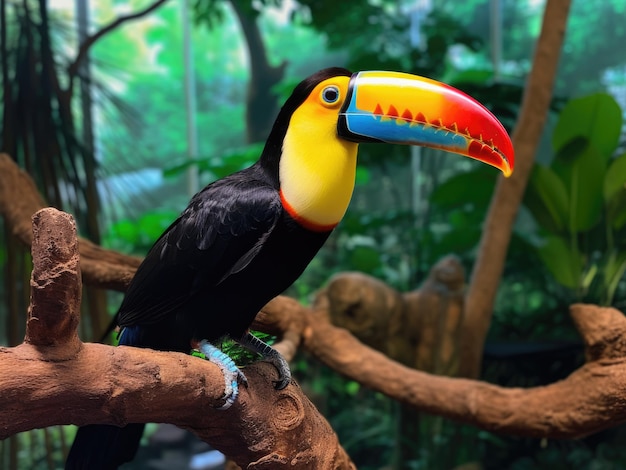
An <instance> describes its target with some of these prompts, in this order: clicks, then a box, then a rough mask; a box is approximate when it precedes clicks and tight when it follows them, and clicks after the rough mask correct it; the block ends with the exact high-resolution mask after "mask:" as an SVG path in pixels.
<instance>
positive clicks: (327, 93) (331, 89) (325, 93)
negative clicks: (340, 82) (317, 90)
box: [322, 85, 339, 104]
mask: <svg viewBox="0 0 626 470" xmlns="http://www.w3.org/2000/svg"><path fill="white" fill-rule="evenodd" d="M322 100H323V101H324V103H326V104H335V103H336V102H337V101H339V88H337V87H336V86H334V85H331V86H327V87H326V88H324V89H323V90H322Z"/></svg>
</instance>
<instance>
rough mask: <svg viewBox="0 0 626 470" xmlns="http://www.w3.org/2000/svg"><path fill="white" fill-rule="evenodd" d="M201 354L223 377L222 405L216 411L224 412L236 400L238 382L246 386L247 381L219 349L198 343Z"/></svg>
mask: <svg viewBox="0 0 626 470" xmlns="http://www.w3.org/2000/svg"><path fill="white" fill-rule="evenodd" d="M198 349H199V350H200V352H201V353H202V354H204V355H205V356H206V358H207V359H208V360H209V361H210V362H212V363H213V364H215V365H217V366H218V367H219V368H220V370H221V371H222V374H223V375H224V397H223V398H224V400H225V402H224V404H223V405H222V406H220V407H219V408H218V409H220V410H226V409H228V408H230V407H231V406H232V404H233V403H235V401H236V400H237V396H238V395H239V381H241V382H242V383H243V384H244V385H247V384H248V379H246V376H245V375H244V374H243V372H241V371H240V370H239V368H238V367H237V365H236V364H235V362H234V361H233V360H232V359H231V358H230V357H228V355H227V354H225V353H224V352H222V351H221V350H220V349H218V348H216V347H215V346H213V345H212V344H211V343H209V342H208V341H206V340H202V341H200V346H199V348H198Z"/></svg>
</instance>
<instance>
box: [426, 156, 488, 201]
mask: <svg viewBox="0 0 626 470" xmlns="http://www.w3.org/2000/svg"><path fill="white" fill-rule="evenodd" d="M492 170H493V168H491V167H488V166H486V165H481V166H478V167H476V169H474V170H472V171H469V172H467V173H458V174H456V175H454V176H452V177H450V178H448V179H447V180H446V181H444V182H443V183H441V184H439V185H438V186H437V187H436V188H435V189H434V190H433V192H432V193H431V195H430V198H429V200H430V202H431V203H433V204H436V205H437V206H438V207H439V208H440V209H444V210H448V209H458V208H459V207H461V206H463V205H465V204H473V205H474V206H475V207H484V208H485V209H486V208H487V206H488V204H489V201H490V200H491V194H492V193H493V189H494V186H495V184H494V183H495V181H496V177H497V176H498V174H497V173H496V172H495V171H492Z"/></svg>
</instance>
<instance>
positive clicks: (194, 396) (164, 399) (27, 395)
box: [0, 159, 626, 468]
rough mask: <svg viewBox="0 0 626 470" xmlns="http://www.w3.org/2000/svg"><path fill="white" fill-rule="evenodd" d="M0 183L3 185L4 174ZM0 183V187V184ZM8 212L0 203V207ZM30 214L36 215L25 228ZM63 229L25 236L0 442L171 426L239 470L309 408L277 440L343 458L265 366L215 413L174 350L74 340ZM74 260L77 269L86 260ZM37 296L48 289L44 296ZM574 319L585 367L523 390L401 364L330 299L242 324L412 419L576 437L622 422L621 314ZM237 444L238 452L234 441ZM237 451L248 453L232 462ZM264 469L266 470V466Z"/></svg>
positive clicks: (2, 376)
mask: <svg viewBox="0 0 626 470" xmlns="http://www.w3.org/2000/svg"><path fill="white" fill-rule="evenodd" d="M0 161H1V159H0ZM0 174H2V176H3V178H2V180H6V173H0ZM22 176H23V175H22ZM5 186H6V184H4V183H3V184H2V185H1V186H0V188H4V187H5ZM1 199H2V198H1V197H0V200H1ZM5 206H6V204H5V205H3V206H0V208H2V210H5ZM49 211H54V210H52V209H48V210H46V212H49ZM40 219H41V213H40V216H38V217H36V218H35V222H36V223H39V222H38V221H39V220H40ZM11 220H12V221H15V219H11ZM55 220H56V222H55V223H57V224H63V223H65V222H63V220H64V217H57V218H56V219H55ZM65 230H67V229H61V228H59V227H57V226H55V228H54V229H52V228H47V229H44V230H41V229H39V230H38V231H36V232H35V233H36V234H37V236H36V237H35V238H33V237H28V239H30V240H32V241H34V242H37V241H38V238H41V237H43V238H46V237H48V239H49V240H50V241H49V242H45V241H43V242H42V241H41V240H39V241H40V242H41V243H44V246H48V248H45V249H43V250H42V249H41V248H36V247H35V248H34V249H33V254H34V256H35V261H36V263H35V269H34V272H33V282H32V286H33V297H32V299H33V302H32V306H31V309H30V312H29V320H28V333H27V336H26V342H25V343H24V344H23V345H20V346H18V347H16V348H2V349H0V368H1V370H0V390H2V393H0V407H2V409H3V413H2V417H1V418H0V437H6V436H8V435H11V434H13V433H15V432H19V431H22V430H26V429H33V428H38V427H43V426H48V425H51V424H59V423H76V424H84V423H86V422H94V423H96V422H109V423H116V424H123V423H125V422H131V421H142V420H145V421H161V422H172V423H175V424H178V425H181V426H183V427H187V428H190V429H192V430H193V431H194V432H196V433H197V434H198V435H200V436H201V437H202V438H204V439H206V440H208V441H209V442H210V443H211V444H213V445H214V446H215V447H216V448H218V449H221V450H224V451H225V453H226V454H227V455H230V456H232V457H233V458H234V459H235V460H237V461H239V462H244V461H246V459H248V458H250V459H251V460H250V461H256V460H258V459H259V458H260V457H259V452H262V451H259V449H260V447H262V445H261V444H260V443H259V441H258V439H259V436H260V435H262V434H264V433H265V434H266V433H268V432H269V433H272V432H275V431H276V428H278V427H280V426H279V424H280V423H276V422H275V421H276V419H277V418H276V417H277V416H279V417H280V419H281V420H282V419H284V416H285V413H286V412H289V411H290V410H292V409H293V410H296V409H300V406H301V407H302V409H303V410H309V409H310V410H311V411H310V412H308V413H309V414H306V413H305V415H304V417H302V418H301V423H300V424H298V425H297V426H294V427H296V428H298V429H297V431H302V432H303V433H305V435H304V436H303V435H302V434H299V433H298V432H294V428H291V427H289V426H285V427H286V428H289V432H286V433H285V434H289V436H286V437H285V439H287V440H289V439H295V441H293V442H292V444H293V445H300V444H302V443H303V442H305V443H307V446H306V447H307V448H310V449H314V450H315V452H317V451H318V450H319V449H318V448H317V447H316V446H314V445H313V442H317V441H314V440H315V439H318V438H322V439H326V438H328V439H329V440H330V441H331V442H332V445H330V448H332V449H334V450H333V452H332V454H333V457H332V458H333V459H337V460H336V461H338V462H343V461H344V460H342V459H344V457H345V453H344V452H343V451H342V450H340V449H339V448H338V444H336V437H335V436H334V434H333V433H332V430H330V428H328V427H327V423H325V421H321V418H319V417H318V416H317V415H315V413H314V411H313V408H312V406H311V405H310V404H309V402H308V400H306V398H304V397H303V396H301V392H300V391H299V389H298V387H297V386H296V385H290V386H289V387H288V388H287V389H286V390H285V391H284V392H280V393H278V392H275V391H274V390H273V388H272V383H271V380H272V379H273V378H274V374H275V371H274V370H273V368H272V367H271V366H269V365H267V364H257V365H253V366H250V367H248V368H246V374H247V375H248V378H249V380H250V383H251V384H250V387H249V388H248V389H243V390H242V393H241V397H240V399H239V400H238V402H237V404H236V405H235V407H234V408H233V409H232V410H229V411H227V412H225V413H221V412H220V413H218V412H215V411H214V410H213V407H214V406H216V405H218V404H219V403H220V396H221V393H222V391H223V383H222V377H221V374H220V373H219V371H218V370H217V369H216V368H215V367H214V366H213V365H211V364H209V363H206V362H205V361H201V360H199V359H196V358H193V357H188V356H185V355H182V354H177V353H152V352H149V351H146V350H141V349H136V348H124V347H121V348H112V347H108V346H104V345H97V344H86V343H81V342H80V341H79V340H78V338H77V336H76V332H75V324H76V322H77V316H78V300H77V299H75V298H74V297H75V295H76V293H77V292H79V289H78V282H79V273H80V270H79V269H78V266H77V265H76V263H78V256H77V255H76V253H75V252H72V251H71V250H68V249H67V248H63V244H64V243H67V242H68V241H69V240H71V237H68V236H67V235H64V233H66V232H65ZM26 241H28V240H26ZM81 243H82V242H81ZM79 246H80V247H81V249H82V245H81V244H79ZM103 252H106V251H103ZM53 256H56V257H59V258H60V262H59V263H58V264H56V265H55V264H54V263H52V262H51V261H50V258H51V257H53ZM110 259H112V258H110V257H103V259H102V260H100V261H99V260H97V259H92V260H91V261H90V262H89V263H87V264H86V266H88V267H89V269H94V266H95V265H100V266H97V268H96V271H97V270H99V269H100V270H105V271H106V270H109V269H110V266H111V261H110ZM120 259H122V260H124V259H125V258H124V257H120ZM37 260H41V262H43V263H44V264H41V262H40V261H37ZM80 263H81V267H82V265H83V261H82V260H81V261H80ZM55 266H56V267H55ZM127 270H132V268H128V267H127ZM116 274H117V275H119V276H125V275H126V271H124V270H119V269H113V270H110V271H109V274H108V276H107V277H106V282H107V283H110V282H111V279H112V278H113V277H114V276H115V275H116ZM98 279H101V278H98V277H97V276H91V277H89V278H87V277H86V276H83V280H84V281H85V282H96V283H97V282H98ZM115 284H117V285H122V284H123V281H121V280H120V279H118V280H117V282H115ZM65 289H69V294H68V291H64V290H65ZM370 289H374V290H376V289H378V290H380V289H383V291H382V292H369V291H368V290H370ZM384 289H388V287H386V286H385V285H384V284H376V285H374V284H373V285H371V286H370V287H368V289H365V292H366V297H367V298H370V299H371V298H374V299H376V298H379V299H385V298H393V297H394V296H395V295H396V294H394V293H393V292H391V293H390V292H384ZM48 291H50V292H56V294H54V295H48V294H47V293H46V292H48ZM59 309H61V311H60V310H59ZM62 312H66V313H67V314H66V315H63V314H61V313H62ZM46 313H48V314H49V315H46ZM571 313H572V317H573V318H574V321H575V323H576V325H577V326H578V328H579V330H580V332H581V334H582V336H583V338H584V340H585V344H586V346H587V363H586V364H585V365H584V366H583V367H581V368H580V369H578V370H577V371H575V372H574V373H573V374H571V375H570V376H569V377H568V378H567V379H565V380H562V381H559V382H557V383H554V384H551V385H548V386H545V387H535V388H530V389H521V388H514V389H508V388H504V387H499V386H495V385H491V384H487V383H484V382H480V381H476V380H469V379H459V378H449V377H441V376H436V375H432V374H428V373H426V372H421V371H417V370H414V369H412V368H409V367H406V366H404V365H401V364H400V363H398V362H395V361H393V360H391V359H389V358H388V357H386V356H385V355H383V354H382V353H380V352H377V351H374V350H373V349H371V348H369V347H367V346H365V345H363V344H362V343H360V342H359V341H358V340H357V339H356V338H355V337H354V336H352V335H351V334H350V333H348V331H346V330H344V329H341V328H337V327H335V326H333V325H332V324H331V323H330V322H329V320H328V318H329V317H330V311H329V300H328V298H327V296H322V298H321V299H320V300H319V301H318V302H317V303H316V305H315V306H314V307H313V308H306V307H303V306H302V305H300V304H299V303H298V302H296V301H295V300H293V299H289V298H286V297H278V298H276V299H275V300H273V301H272V302H270V303H269V304H268V305H267V306H266V307H265V308H264V309H263V311H262V312H261V313H260V315H259V316H257V320H256V322H255V324H254V325H253V326H254V327H255V328H257V329H259V330H262V331H267V332H270V333H274V334H278V335H279V336H280V337H281V338H282V341H281V342H280V343H279V344H278V345H277V348H278V349H280V350H281V351H283V352H286V353H287V355H290V353H293V352H294V351H295V350H296V349H298V347H301V348H303V349H304V350H306V351H308V352H309V353H310V354H312V355H313V356H314V357H316V358H317V359H319V360H321V361H322V362H324V363H325V364H327V365H328V366H329V367H331V368H333V369H334V370H336V371H337V372H339V373H341V374H343V375H345V376H348V377H350V378H352V379H354V380H357V381H358V382H360V383H361V384H363V385H365V386H367V387H369V388H371V389H374V390H377V391H380V392H382V393H384V394H386V395H388V396H389V397H391V398H393V399H395V400H397V401H399V402H401V403H404V404H407V405H410V406H413V407H415V408H416V409H418V410H421V411H426V412H429V413H432V414H437V415H441V416H444V417H447V418H450V419H453V420H457V421H460V422H464V423H468V424H472V425H475V426H478V427H481V428H484V429H488V430H492V431H497V432H502V433H508V434H516V435H521V436H534V437H545V438H565V437H570V438H574V437H581V436H585V435H588V434H591V433H594V432H597V431H600V430H602V429H605V428H608V427H611V426H615V425H618V424H620V423H623V422H624V421H626V406H625V403H626V395H625V393H624V390H625V389H626V388H625V385H626V383H625V382H626V366H625V360H624V355H625V352H626V351H625V348H624V340H623V338H624V333H626V319H625V318H624V316H623V315H622V314H621V313H620V312H618V311H616V310H614V309H611V308H600V307H595V306H591V305H575V306H573V307H572V310H571ZM68 329H71V330H72V333H71V334H68V333H67V330H68ZM64 332H65V333H64ZM59 338H61V339H59ZM572 390H575V392H576V393H572ZM283 393H284V394H287V395H283ZM291 394H295V396H296V397H297V398H295V397H294V395H291ZM18 397H19V399H17V398H18ZM172 397H176V398H175V399H173V398H172ZM165 404H167V406H165ZM300 404H301V405H300ZM199 410H200V411H199ZM266 411H267V412H266ZM253 413H258V414H257V415H254V416H252V414H253ZM298 413H299V412H298ZM294 419H295V418H294ZM288 421H289V423H291V422H292V421H291V420H290V419H288ZM281 422H282V421H281ZM320 423H322V424H323V426H322V424H320ZM222 424H223V426H222ZM318 425H319V426H322V429H321V430H320V429H319V428H318V427H317V426H318ZM281 429H284V428H281ZM278 431H279V434H280V429H279V430H278ZM307 433H308V434H307ZM294 435H295V436H297V437H293V436H294ZM220 436H221V437H220ZM255 436H256V437H255ZM290 436H291V437H290ZM324 436H326V437H324ZM329 436H330V437H329ZM220 439H222V440H220ZM242 439H243V444H241V445H238V444H237V442H239V443H240V442H242V441H241V440H242ZM255 439H257V440H255ZM269 439H270V440H271V441H272V443H271V450H268V449H265V450H266V451H268V452H270V453H269V454H266V455H264V457H263V458H266V459H270V460H271V459H273V458H274V457H272V456H273V455H281V454H280V452H278V453H276V451H275V449H277V448H278V449H283V451H284V449H287V448H289V449H292V450H294V451H296V450H297V449H300V447H297V446H296V447H293V448H292V447H288V446H289V445H291V444H284V445H282V444H279V443H278V442H279V441H278V440H277V438H276V437H271V438H269ZM311 439H313V441H312V440H311ZM263 442H265V441H263ZM280 442H283V441H280ZM290 442H291V441H290ZM267 444H268V446H269V445H270V444H269V443H267ZM238 452H242V453H244V454H245V457H242V456H241V455H235V454H237V453H238ZM303 452H304V450H303ZM296 454H297V452H296ZM282 455H283V459H284V455H285V454H282ZM325 455H326V454H325ZM307 458H309V457H302V459H303V460H302V461H303V462H304V461H306V462H308V463H307V465H308V464H309V463H310V461H309V460H306V459H307ZM278 460H280V458H279V459H278ZM297 461H298V462H299V461H300V460H297ZM345 461H346V462H347V460H345ZM347 465H350V464H347ZM269 466H272V467H273V468H277V467H276V464H275V462H274V461H272V463H271V464H269ZM303 468H307V467H306V466H304V467H303ZM308 468H311V467H308ZM339 468H341V466H339Z"/></svg>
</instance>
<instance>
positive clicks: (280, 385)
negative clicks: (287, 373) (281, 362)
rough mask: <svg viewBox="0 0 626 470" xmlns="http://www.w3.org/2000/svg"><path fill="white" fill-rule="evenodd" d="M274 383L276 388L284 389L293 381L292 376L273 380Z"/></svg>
mask: <svg viewBox="0 0 626 470" xmlns="http://www.w3.org/2000/svg"><path fill="white" fill-rule="evenodd" d="M272 383H273V384H274V388H275V389H276V390H282V389H283V388H285V387H286V386H287V385H289V384H290V383H291V378H289V377H283V378H281V379H280V380H273V381H272Z"/></svg>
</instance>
